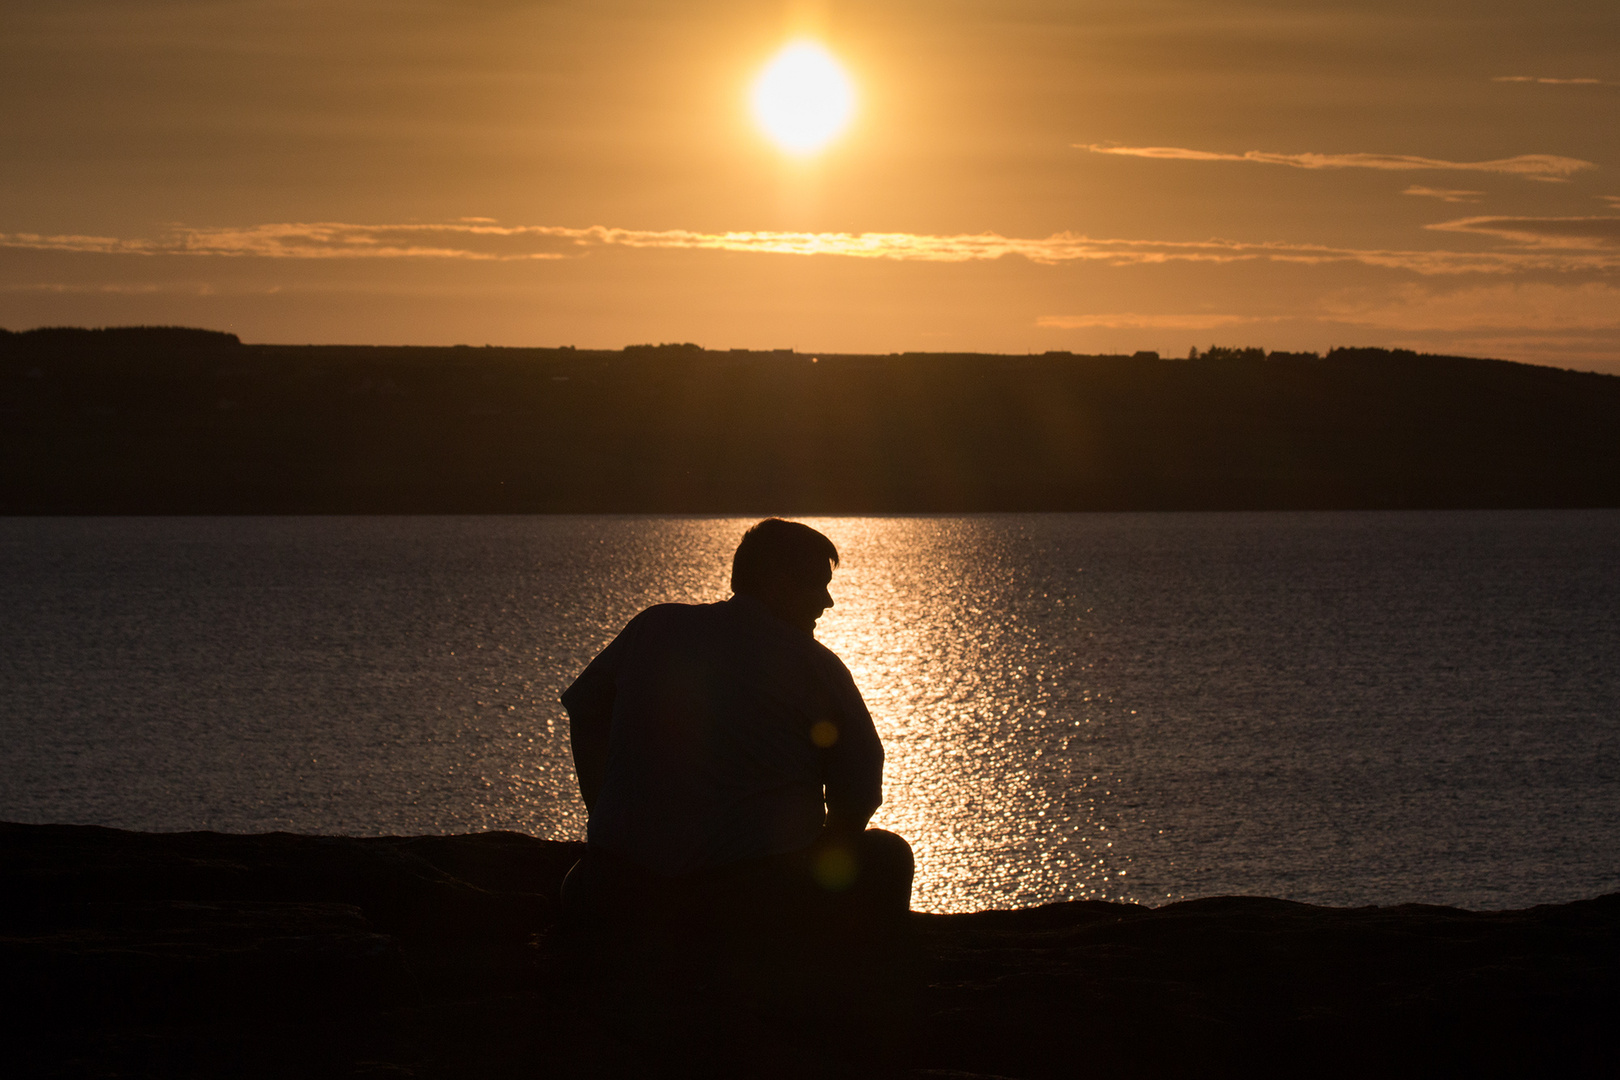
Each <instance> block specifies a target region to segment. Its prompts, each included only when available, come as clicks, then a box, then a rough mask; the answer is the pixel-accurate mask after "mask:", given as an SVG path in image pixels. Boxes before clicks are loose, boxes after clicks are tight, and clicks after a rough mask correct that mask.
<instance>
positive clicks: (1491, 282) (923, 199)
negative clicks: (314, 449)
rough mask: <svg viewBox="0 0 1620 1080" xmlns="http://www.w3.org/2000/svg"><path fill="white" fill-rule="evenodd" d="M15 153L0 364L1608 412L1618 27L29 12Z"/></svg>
mask: <svg viewBox="0 0 1620 1080" xmlns="http://www.w3.org/2000/svg"><path fill="white" fill-rule="evenodd" d="M801 39H810V40H814V41H816V42H819V43H820V45H821V46H823V47H824V48H825V49H826V50H828V52H830V54H831V55H832V56H834V57H835V58H837V60H838V61H839V62H840V63H841V65H842V67H843V69H844V71H845V72H847V76H848V79H849V82H850V84H851V86H852V87H853V91H854V111H853V119H852V121H851V123H850V126H849V127H848V128H847V129H846V130H845V131H844V132H843V134H842V135H841V136H839V137H836V138H834V139H833V141H831V142H830V143H829V144H828V145H827V146H826V148H825V149H824V150H822V151H821V152H819V153H810V154H806V155H801V156H795V155H793V154H790V153H787V152H785V151H784V150H783V149H781V148H780V147H779V146H777V145H776V144H775V143H773V142H772V141H771V140H770V139H769V138H768V137H767V136H766V134H765V133H764V132H763V131H762V130H761V128H760V126H759V125H758V123H757V122H756V120H755V117H754V115H753V114H752V113H751V111H750V97H749V94H750V88H751V86H752V84H753V83H754V81H755V79H756V78H757V77H758V75H759V74H760V72H761V70H762V69H763V68H764V67H765V65H766V64H767V63H768V62H769V61H770V60H771V58H772V56H773V55H774V54H776V53H777V52H778V51H779V50H780V49H781V48H782V47H783V46H784V45H786V44H788V43H789V42H791V41H794V40H801ZM0 135H3V146H4V150H3V151H0V326H4V327H6V328H9V329H12V330H20V329H27V328H29V327H33V326H40V325H52V324H73V325H124V324H133V323H149V324H150V323H178V324H185V325H192V326H204V327H210V328H215V329H223V330H231V331H234V332H236V333H238V334H239V335H241V336H242V338H243V339H244V340H246V341H253V342H283V343H309V342H318V343H368V344H424V345H426V344H456V343H467V344H473V345H482V344H486V343H488V344H497V345H541V346H551V345H570V344H571V345H577V346H580V347H605V348H617V347H620V346H623V345H626V344H633V343H638V342H662V341H693V342H697V343H699V344H701V345H704V346H707V347H709V348H718V349H723V348H729V347H745V348H787V347H792V348H797V349H799V350H801V351H840V352H888V351H903V350H926V351H957V350H962V351H969V350H971V351H986V352H1020V353H1021V352H1026V351H1031V350H1033V351H1037V352H1038V351H1044V350H1048V349H1070V350H1074V351H1077V352H1119V351H1123V352H1133V351H1136V350H1138V349H1156V350H1159V351H1161V352H1164V353H1166V354H1185V353H1186V351H1187V349H1188V347H1189V346H1193V345H1197V346H1199V347H1206V346H1208V345H1209V344H1211V343H1219V344H1226V345H1260V346H1263V347H1266V348H1269V349H1315V350H1323V349H1326V348H1328V347H1331V346H1334V345H1385V346H1402V347H1409V348H1416V349H1422V350H1426V351H1435V352H1452V353H1461V354H1465V355H1476V356H1497V357H1504V358H1509V359H1522V360H1531V361H1535V362H1539V363H1549V364H1555V365H1557V366H1561V367H1577V368H1585V369H1592V370H1600V371H1610V372H1616V373H1620V4H1616V3H1615V2H1614V0H1546V2H1542V3H1535V4H1532V3H1527V2H1525V0H1357V2H1345V3H1327V2H1319V0H1252V2H1234V0H1165V2H1152V0H1147V2H1144V0H1129V2H1127V0H1109V2H1105V0H1066V2H1065V0H863V2H860V3H854V2H849V3H825V4H819V5H807V4H784V3H780V2H744V0H683V2H652V0H592V2H584V0H581V2H577V3H574V2H557V3H545V2H520V0H454V2H451V0H387V2H385V0H320V2H316V0H94V2H92V0H54V2H51V3H11V4H8V5H6V11H5V14H4V17H3V19H0Z"/></svg>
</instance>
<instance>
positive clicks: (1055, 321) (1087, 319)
mask: <svg viewBox="0 0 1620 1080" xmlns="http://www.w3.org/2000/svg"><path fill="white" fill-rule="evenodd" d="M1282 319H1283V316H1271V315H1136V314H1131V313H1121V314H1117V315H1042V316H1041V317H1040V318H1038V319H1036V320H1035V325H1036V326H1041V327H1046V328H1047V329H1052V330H1220V329H1223V328H1225V327H1228V326H1251V325H1254V324H1255V323H1271V322H1281V321H1282Z"/></svg>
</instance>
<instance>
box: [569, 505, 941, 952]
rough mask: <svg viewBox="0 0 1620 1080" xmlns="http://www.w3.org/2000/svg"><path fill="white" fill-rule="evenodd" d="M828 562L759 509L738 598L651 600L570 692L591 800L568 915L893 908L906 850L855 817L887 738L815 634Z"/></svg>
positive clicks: (826, 921)
mask: <svg viewBox="0 0 1620 1080" xmlns="http://www.w3.org/2000/svg"><path fill="white" fill-rule="evenodd" d="M837 564H838V549H837V548H836V547H835V546H834V545H833V543H832V541H831V540H829V539H827V537H825V536H823V535H822V534H821V533H819V532H817V531H815V530H814V529H812V528H810V527H809V526H806V525H802V524H799V523H797V522H790V521H782V520H780V519H776V518H771V519H768V520H766V521H762V522H760V523H759V524H757V525H755V526H754V527H753V528H751V529H749V530H748V531H747V533H745V534H744V536H743V538H742V542H741V543H740V544H739V545H738V547H737V551H736V554H735V556H734V557H733V560H732V570H731V587H732V591H733V593H734V595H733V596H732V597H731V599H729V600H725V601H722V602H720V603H714V604H660V605H658V606H656V607H652V608H648V609H647V610H646V611H643V612H642V613H641V614H640V615H637V616H636V617H635V618H634V619H632V620H631V622H630V624H629V625H628V626H626V627H625V628H624V630H623V631H622V632H621V633H620V634H619V636H618V637H617V638H615V639H614V640H613V642H612V643H611V644H610V645H608V647H607V648H606V649H604V650H603V651H602V653H601V655H600V656H598V657H597V658H596V659H595V660H593V661H592V662H591V664H590V665H589V666H588V667H587V668H586V669H585V671H584V672H583V673H582V674H581V675H580V676H579V678H578V679H577V680H576V681H575V682H574V684H573V685H572V686H570V687H569V688H568V689H567V691H565V692H564V693H563V696H562V700H563V704H564V706H565V707H566V708H567V710H568V715H569V718H570V721H571V724H572V743H573V752H574V767H575V770H576V771H577V772H578V774H579V786H580V794H581V795H583V796H584V799H585V806H586V808H587V809H588V810H589V811H590V824H589V830H588V839H589V849H588V854H587V856H586V858H585V859H584V860H582V862H581V863H580V865H578V866H577V867H576V868H575V869H574V871H573V872H571V873H570V875H569V878H568V881H567V882H566V884H565V886H564V906H565V910H567V911H568V913H569V915H570V916H571V917H573V918H576V919H586V920H590V919H596V918H599V917H604V916H609V915H612V914H613V913H615V912H620V913H623V912H626V911H637V910H646V909H647V908H648V906H649V904H651V905H653V906H659V905H662V906H665V907H667V906H668V904H669V903H670V902H671V898H675V900H676V901H679V900H681V899H683V898H684V899H691V898H697V904H698V906H699V907H701V908H702V909H704V910H706V911H709V912H711V913H715V914H721V915H724V914H726V913H727V911H728V909H729V911H730V913H731V914H734V915H736V916H737V917H738V918H746V917H758V916H764V917H766V918H767V919H768V918H769V917H770V916H771V914H772V913H773V912H780V913H784V914H787V913H792V914H791V918H794V919H799V920H800V921H799V924H798V925H799V926H800V927H801V929H803V928H804V927H805V926H806V925H808V924H811V923H813V924H814V925H816V926H818V927H821V928H822V929H823V930H825V931H826V932H828V933H833V934H838V933H842V932H843V931H842V930H840V929H838V928H840V927H846V928H847V927H857V926H870V925H872V924H874V923H893V922H896V921H897V920H900V919H902V918H903V916H904V914H905V912H906V911H907V910H908V909H909V906H910V897H911V877H912V858H911V849H910V847H909V845H907V844H906V842H905V841H904V840H902V839H901V838H900V837H898V836H896V835H894V834H893V833H889V832H884V831H882V830H878V829H867V828H866V824H867V821H868V820H869V819H870V817H871V816H872V812H873V811H874V810H875V809H876V808H877V806H878V804H879V803H880V802H881V801H882V792H881V782H882V771H883V748H882V745H881V744H880V743H879V741H878V736H877V732H876V730H875V729H874V728H873V726H872V718H871V715H870V714H869V713H868V712H867V710H866V705H865V703H864V702H863V701H862V700H861V695H860V691H858V690H857V689H856V688H855V683H854V680H853V679H852V678H851V676H850V673H849V670H848V669H847V668H846V667H845V666H844V665H843V663H842V662H840V661H839V659H838V657H837V656H835V655H834V654H833V653H832V651H831V650H829V649H827V648H826V647H825V646H823V645H821V644H820V643H819V642H817V641H816V640H815V638H814V636H813V633H814V630H815V626H816V620H817V619H818V618H820V616H821V614H822V613H823V612H824V611H825V610H826V609H827V608H829V607H831V606H832V603H833V601H832V596H831V594H830V593H829V592H828V585H829V583H830V582H831V580H832V571H833V567H835V566H836V565H837ZM654 898H656V900H655V899H654ZM722 921H723V920H722Z"/></svg>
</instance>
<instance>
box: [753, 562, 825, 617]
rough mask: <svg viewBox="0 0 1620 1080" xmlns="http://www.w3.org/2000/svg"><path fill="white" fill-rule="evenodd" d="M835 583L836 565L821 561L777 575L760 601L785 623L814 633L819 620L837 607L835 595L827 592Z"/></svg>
mask: <svg viewBox="0 0 1620 1080" xmlns="http://www.w3.org/2000/svg"><path fill="white" fill-rule="evenodd" d="M831 583H832V563H831V562H830V561H827V560H825V559H823V560H818V561H817V562H816V563H812V564H811V565H809V566H806V567H803V568H799V567H795V568H794V571H793V572H788V571H784V572H782V573H779V574H776V575H773V576H772V577H771V578H770V579H769V580H768V581H767V582H766V584H765V588H763V589H761V590H760V592H759V599H760V600H762V601H764V603H765V606H766V607H768V608H770V609H771V613H772V614H773V615H775V616H776V617H777V618H779V619H781V620H782V621H783V622H786V623H787V624H789V625H790V626H795V627H798V628H799V629H800V630H803V631H804V632H805V633H807V634H813V633H815V630H816V620H817V619H819V618H821V615H822V612H824V611H826V610H827V609H828V608H830V607H832V606H833V598H832V593H831V592H829V591H828V589H827V586H828V585H830V584H831Z"/></svg>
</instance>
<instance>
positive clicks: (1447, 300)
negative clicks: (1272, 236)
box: [1318, 281, 1620, 336]
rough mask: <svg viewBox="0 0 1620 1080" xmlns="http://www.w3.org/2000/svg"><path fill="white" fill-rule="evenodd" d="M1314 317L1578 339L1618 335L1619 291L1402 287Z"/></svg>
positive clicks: (1605, 287) (1343, 302)
mask: <svg viewBox="0 0 1620 1080" xmlns="http://www.w3.org/2000/svg"><path fill="white" fill-rule="evenodd" d="M1318 314H1319V316H1320V317H1322V318H1326V319H1329V320H1332V321H1334V322H1344V323H1350V324H1352V325H1356V326H1365V327H1370V328H1375V329H1379V330H1401V331H1413V332H1416V331H1445V332H1451V333H1490V334H1497V335H1499V334H1502V333H1504V332H1514V333H1522V334H1532V333H1533V334H1545V333H1548V332H1553V333H1555V334H1559V335H1561V336H1567V335H1576V336H1579V335H1580V334H1582V333H1587V332H1590V331H1594V330H1620V288H1616V287H1615V286H1613V285H1610V284H1607V283H1605V282H1597V281H1591V282H1586V283H1583V284H1580V285H1554V284H1547V283H1542V282H1523V283H1517V284H1502V285H1482V286H1474V287H1470V288H1463V289H1453V290H1449V291H1444V292H1441V291H1436V290H1432V289H1430V288H1428V287H1425V286H1422V285H1407V286H1402V287H1399V288H1397V289H1395V290H1393V291H1390V292H1382V293H1380V294H1378V295H1376V296H1367V295H1342V296H1339V297H1334V298H1330V299H1328V300H1327V301H1325V302H1324V303H1323V304H1322V305H1321V306H1320V308H1319V309H1318Z"/></svg>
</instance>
